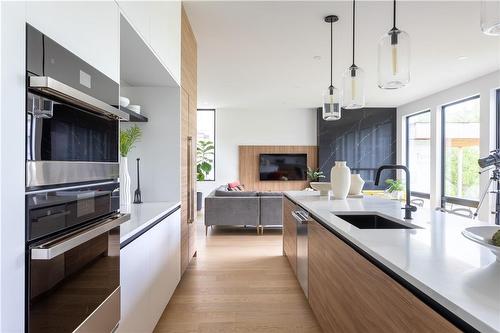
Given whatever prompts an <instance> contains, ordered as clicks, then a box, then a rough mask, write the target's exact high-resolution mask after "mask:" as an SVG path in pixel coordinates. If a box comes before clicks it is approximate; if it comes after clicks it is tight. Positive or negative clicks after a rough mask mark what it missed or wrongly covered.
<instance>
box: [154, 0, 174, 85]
mask: <svg viewBox="0 0 500 333" xmlns="http://www.w3.org/2000/svg"><path fill="white" fill-rule="evenodd" d="M154 7H155V8H154V10H153V11H152V12H151V14H152V16H151V46H152V47H153V49H154V50H155V52H156V53H157V55H158V56H159V58H160V60H161V61H162V62H163V63H164V64H165V65H166V66H167V68H168V70H169V71H170V74H171V75H172V76H173V77H174V79H175V80H176V81H177V82H180V77H181V3H180V1H158V2H155V3H154Z"/></svg>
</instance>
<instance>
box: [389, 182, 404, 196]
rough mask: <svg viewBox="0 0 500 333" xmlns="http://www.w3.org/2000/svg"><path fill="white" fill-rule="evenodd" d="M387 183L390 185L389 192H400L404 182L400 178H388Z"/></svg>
mask: <svg viewBox="0 0 500 333" xmlns="http://www.w3.org/2000/svg"><path fill="white" fill-rule="evenodd" d="M385 183H386V184H387V185H389V187H388V188H387V192H389V193H393V192H400V191H402V190H403V182H402V181H401V180H399V179H396V180H394V179H386V180H385Z"/></svg>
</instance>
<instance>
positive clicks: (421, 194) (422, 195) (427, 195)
mask: <svg viewBox="0 0 500 333" xmlns="http://www.w3.org/2000/svg"><path fill="white" fill-rule="evenodd" d="M424 113H429V114H430V113H431V110H430V109H427V110H423V111H420V112H417V113H413V114H410V115H408V116H406V166H407V167H408V168H409V167H410V163H409V161H410V118H411V117H415V116H419V115H421V114H424ZM429 181H430V180H429ZM410 194H411V196H414V197H418V198H424V199H430V198H431V194H430V193H424V192H417V191H411V193H410Z"/></svg>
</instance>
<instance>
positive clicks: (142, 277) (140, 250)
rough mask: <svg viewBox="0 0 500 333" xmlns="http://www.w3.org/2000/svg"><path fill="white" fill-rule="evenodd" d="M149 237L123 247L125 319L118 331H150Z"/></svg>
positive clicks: (121, 255)
mask: <svg viewBox="0 0 500 333" xmlns="http://www.w3.org/2000/svg"><path fill="white" fill-rule="evenodd" d="M148 246H149V239H148V237H146V234H145V235H142V236H141V237H139V238H137V239H136V240H134V241H133V242H131V243H130V244H128V245H127V246H125V247H124V248H123V249H121V250H120V285H121V319H120V325H119V326H118V332H127V333H139V332H150V331H151V330H150V329H149V328H150V325H149V321H148V320H144V319H145V318H149V293H150V290H149V286H150V283H151V274H150V273H149V267H148V266H149V264H148V261H149V251H148Z"/></svg>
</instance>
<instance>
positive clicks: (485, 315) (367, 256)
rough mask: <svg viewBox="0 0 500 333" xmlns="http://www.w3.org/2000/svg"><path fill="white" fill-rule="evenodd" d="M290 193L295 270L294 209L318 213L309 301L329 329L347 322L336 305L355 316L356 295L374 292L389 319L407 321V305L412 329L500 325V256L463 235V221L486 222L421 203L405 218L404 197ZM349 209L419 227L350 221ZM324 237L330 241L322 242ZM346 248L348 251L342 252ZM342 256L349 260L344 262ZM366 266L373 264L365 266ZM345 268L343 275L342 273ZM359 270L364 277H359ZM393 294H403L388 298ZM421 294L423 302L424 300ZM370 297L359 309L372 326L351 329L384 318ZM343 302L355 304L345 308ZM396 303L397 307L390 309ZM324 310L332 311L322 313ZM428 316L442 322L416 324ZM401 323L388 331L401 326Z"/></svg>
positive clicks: (287, 248)
mask: <svg viewBox="0 0 500 333" xmlns="http://www.w3.org/2000/svg"><path fill="white" fill-rule="evenodd" d="M284 200H285V204H284V253H285V254H286V255H287V256H288V257H289V260H290V261H291V264H292V267H293V268H294V271H297V269H298V268H297V267H296V266H297V259H296V257H294V255H295V256H296V255H297V254H296V252H295V254H294V250H295V251H296V249H297V247H296V245H295V249H294V244H293V241H290V239H291V237H293V231H292V232H290V231H289V230H290V229H291V228H290V221H291V220H290V218H289V217H288V215H290V212H289V210H294V209H297V210H303V211H306V212H308V213H309V216H310V217H311V218H312V220H311V222H310V223H309V226H308V228H309V236H308V237H309V263H308V265H309V266H308V267H309V285H308V290H309V302H310V304H311V307H312V308H313V311H314V312H315V314H316V316H317V317H318V320H319V321H320V324H321V325H322V327H323V329H324V330H325V329H332V328H336V329H337V330H338V329H340V328H343V329H348V328H346V326H342V325H343V322H342V319H339V318H333V319H332V313H331V312H332V311H333V312H335V311H337V312H336V313H335V314H336V315H339V314H344V315H345V316H347V317H349V316H351V315H352V314H356V310H358V309H356V306H355V305H353V304H355V303H356V301H357V300H362V299H363V297H366V298H369V297H371V296H374V297H375V298H378V299H373V300H372V301H373V302H372V304H378V307H377V306H375V307H373V311H374V313H378V314H379V315H380V314H381V313H385V314H387V315H388V316H387V317H388V318H380V320H381V321H383V320H385V321H386V322H387V323H388V325H389V326H390V325H392V324H394V323H395V322H396V324H397V320H401V324H402V325H405V323H404V322H405V317H404V315H401V313H404V312H405V311H407V312H408V313H409V315H408V317H406V319H408V318H410V319H411V320H413V321H414V323H412V329H411V330H413V331H432V330H434V331H453V329H454V328H455V327H453V328H451V327H447V324H448V321H450V322H452V323H453V324H454V325H456V326H457V327H458V328H459V329H461V330H465V331H474V330H477V331H480V332H500V262H496V257H495V256H494V255H493V254H492V253H491V252H490V251H489V250H488V249H485V248H483V247H482V246H480V245H478V244H475V243H473V242H471V241H469V240H468V239H466V238H465V237H463V236H462V235H461V232H462V230H463V229H464V228H466V227H468V226H471V225H480V224H481V223H480V222H478V221H473V220H470V219H466V218H461V217H459V216H456V215H451V214H444V213H441V212H436V211H428V210H425V209H421V208H419V210H418V211H417V212H416V213H414V219H413V220H411V222H410V223H408V222H407V221H404V220H403V218H402V217H403V214H404V213H403V211H402V210H401V203H400V202H398V201H392V200H387V199H381V198H374V197H364V198H357V199H354V198H353V199H350V198H348V199H346V200H329V199H328V197H326V196H320V195H319V194H317V192H304V191H300V192H298V191H297V192H286V193H285V199H284ZM294 207H295V208H294ZM287 210H288V211H287ZM343 214H350V215H357V214H363V215H372V214H378V215H380V216H383V217H386V218H389V219H393V220H398V221H400V222H401V223H402V224H406V226H409V227H412V228H411V229H359V228H357V227H355V226H354V225H352V224H350V223H348V222H346V221H344V220H343V219H342V216H341V215H343ZM287 221H288V222H287ZM287 225H288V227H287ZM318 242H323V243H322V244H320V245H318ZM325 242H326V243H325ZM330 243H336V244H330ZM347 252H349V253H347ZM351 252H352V253H351ZM344 254H345V255H347V256H348V257H347V258H343V257H342V256H343V255H344ZM328 258H329V259H328ZM342 259H345V260H344V261H343V262H342ZM328 260H330V262H329V261H328ZM319 261H321V265H319V264H318V263H317V262H319ZM322 265H323V266H322ZM294 266H295V267H294ZM334 266H336V267H334ZM363 267H365V268H366V269H363V270H362V269H361V268H363ZM334 269H337V270H336V271H335V275H328V274H327V273H326V272H328V270H334ZM349 270H350V271H349ZM367 271H369V272H367ZM344 273H345V274H346V275H345V277H344V280H341V281H338V279H340V278H341V276H342V274H344ZM349 274H350V275H349ZM357 278H358V280H359V281H358V282H357V283H354V282H353V281H356V279H357ZM364 281H366V285H365V286H363V285H362V284H363V282H364ZM337 282H338V283H337ZM318 283H322V285H320V286H318V285H317V284H318ZM346 286H347V287H346ZM346 288H350V289H346ZM358 288H359V291H358V290H357V289H358ZM363 288H366V289H363ZM353 289H356V290H353ZM378 290H380V292H378ZM367 291H368V293H369V295H368V294H366V292H367ZM329 292H331V293H330V294H329ZM343 294H350V295H351V296H352V298H351V299H346V300H345V302H344V303H339V304H329V302H331V300H332V299H333V298H336V299H338V297H337V296H339V295H343ZM389 294H390V295H391V296H388V295H389ZM328 295H329V296H334V297H327V296H328ZM394 295H396V296H397V297H393V299H392V300H390V301H387V299H390V297H392V296H394ZM356 296H359V297H356ZM372 298H373V297H372ZM396 299H404V301H403V302H402V303H401V302H400V301H399V300H396ZM420 301H421V303H422V305H420V304H417V303H419V302H420ZM339 302H340V301H339ZM368 302H370V300H366V302H364V303H363V301H362V302H361V303H360V310H363V311H364V310H367V309H368V311H366V312H365V313H363V314H361V317H362V318H363V319H364V320H366V321H367V323H366V326H364V327H363V326H358V327H352V330H356V329H359V328H360V327H363V328H366V327H370V326H371V325H372V324H373V325H378V324H379V323H378V322H377V323H370V316H369V313H368V312H369V311H370V309H369V307H368V306H369V305H368ZM397 302H400V304H399V305H398V303H397ZM326 303H328V304H326ZM351 303H352V304H351ZM343 304H349V305H348V306H346V307H345V308H344V309H342V307H343ZM401 304H403V306H401ZM406 305H408V308H407V309H406ZM384 306H385V309H384V308H382V307H384ZM391 306H392V307H394V308H393V309H392V310H393V311H392V312H391V311H389V310H388V309H390V307H391ZM414 307H417V308H414ZM332 309H334V310H332ZM415 309H417V310H415ZM323 311H325V313H326V314H325V313H321V312H323ZM329 311H330V313H328V312H329ZM342 311H343V312H342ZM384 311H385V312H384ZM422 313H423V314H424V315H423V316H422V317H421V318H422V320H419V318H418V316H419V314H422ZM354 317H356V318H357V319H359V317H360V316H359V315H358V314H356V315H354ZM378 317H380V316H378ZM425 318H427V320H425ZM411 320H410V321H411ZM425 321H427V323H430V324H432V323H439V324H438V325H437V329H436V327H433V328H429V327H425V326H424V327H418V326H415V325H419V324H422V323H423V324H424V325H425V324H426V322H425ZM347 322H349V321H345V323H347ZM439 325H441V326H439ZM395 327H397V325H396V326H395ZM395 327H392V328H391V327H389V328H388V329H387V331H395V330H396V328H395ZM399 327H402V326H399ZM403 327H404V326H403ZM386 328H387V327H386Z"/></svg>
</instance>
